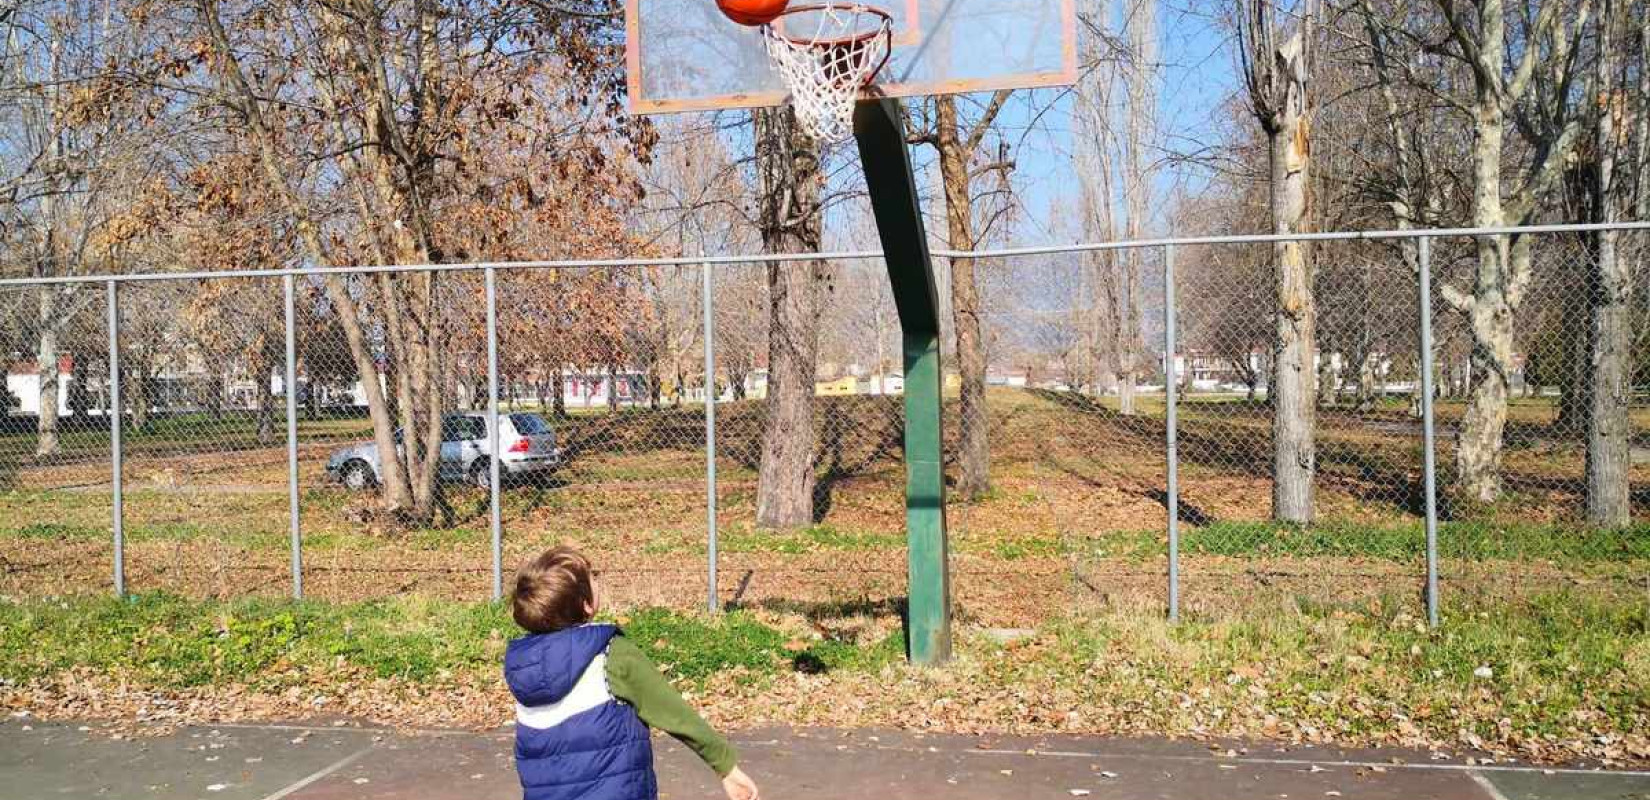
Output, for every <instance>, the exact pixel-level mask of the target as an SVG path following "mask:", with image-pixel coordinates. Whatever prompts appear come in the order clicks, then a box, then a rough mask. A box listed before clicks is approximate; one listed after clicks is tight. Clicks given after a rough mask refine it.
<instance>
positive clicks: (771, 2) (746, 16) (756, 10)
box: [716, 0, 791, 25]
mask: <svg viewBox="0 0 1650 800" xmlns="http://www.w3.org/2000/svg"><path fill="white" fill-rule="evenodd" d="M790 2H791V0H716V5H717V7H719V8H721V9H722V13H723V14H726V15H728V19H731V20H733V21H734V22H737V23H739V24H740V25H766V24H768V23H770V22H773V21H774V19H775V18H776V17H778V16H779V15H780V14H783V13H785V6H788V5H790Z"/></svg>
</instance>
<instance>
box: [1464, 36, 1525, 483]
mask: <svg viewBox="0 0 1650 800" xmlns="http://www.w3.org/2000/svg"><path fill="white" fill-rule="evenodd" d="M1484 13H1486V14H1487V13H1488V11H1487V10H1486V11H1485V12H1484ZM1496 27H1497V29H1499V24H1497V26H1496ZM1489 52H1490V53H1491V54H1494V53H1498V52H1499V47H1491V48H1489ZM1489 57H1491V58H1494V55H1491V56H1489ZM1475 115H1476V118H1475V124H1474V125H1473V225H1474V226H1477V227H1485V228H1488V227H1497V226H1500V225H1502V224H1503V223H1504V222H1505V221H1506V217H1505V215H1504V214H1503V212H1502V207H1501V149H1502V138H1503V130H1502V121H1503V114H1502V112H1501V103H1500V100H1499V98H1498V96H1497V95H1495V94H1493V93H1489V92H1485V93H1483V94H1482V96H1481V97H1480V98H1479V100H1478V102H1477V103H1476V107H1475ZM1511 261H1512V253H1511V243H1510V242H1509V241H1508V240H1507V237H1505V236H1480V237H1478V240H1477V265H1476V270H1475V272H1474V275H1473V293H1472V302H1471V304H1470V308H1469V310H1468V314H1467V318H1468V322H1469V323H1470V326H1471V332H1472V351H1471V356H1470V360H1469V368H1470V375H1471V377H1470V379H1469V381H1470V385H1469V388H1468V390H1467V391H1468V400H1467V410H1466V415H1465V417H1464V418H1463V419H1462V421H1461V429H1460V433H1459V434H1458V435H1457V439H1456V448H1455V472H1456V480H1457V481H1458V484H1459V488H1460V491H1461V492H1462V493H1463V494H1464V495H1465V496H1466V497H1468V498H1471V499H1474V500H1478V501H1480V502H1485V503H1488V502H1492V501H1494V500H1495V499H1496V498H1497V497H1498V496H1500V494H1501V445H1502V440H1503V436H1504V434H1505V432H1506V427H1507V400H1508V396H1509V393H1510V391H1511V385H1510V382H1509V378H1510V376H1511V375H1512V369H1513V313H1514V309H1515V305H1514V298H1513V297H1512V292H1511V288H1512V277H1513V276H1512V274H1511V272H1512V264H1511Z"/></svg>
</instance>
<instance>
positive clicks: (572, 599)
mask: <svg viewBox="0 0 1650 800" xmlns="http://www.w3.org/2000/svg"><path fill="white" fill-rule="evenodd" d="M512 604H513V606H514V608H513V609H512V614H513V615H514V616H515V618H516V624H517V625H520V626H521V627H522V628H523V629H525V630H527V631H528V632H530V633H553V632H555V631H559V630H562V629H563V628H571V627H573V626H575V625H583V624H584V623H586V622H589V621H590V618H591V617H593V616H595V615H596V586H595V583H594V582H592V580H591V576H590V560H589V559H587V558H585V557H584V556H583V555H581V554H580V553H579V551H577V550H574V549H573V548H571V547H567V546H565V545H563V546H561V547H552V548H550V549H549V550H546V551H544V552H542V553H540V554H538V555H537V556H534V557H533V558H530V559H528V560H527V563H525V564H522V565H521V569H520V570H519V571H517V572H516V591H515V593H514V595H513V603H512Z"/></svg>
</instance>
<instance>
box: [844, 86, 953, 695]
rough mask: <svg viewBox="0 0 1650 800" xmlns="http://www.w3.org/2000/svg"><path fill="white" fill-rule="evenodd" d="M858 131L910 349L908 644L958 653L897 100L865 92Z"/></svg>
mask: <svg viewBox="0 0 1650 800" xmlns="http://www.w3.org/2000/svg"><path fill="white" fill-rule="evenodd" d="M854 138H855V139H856V140H858V142H859V155H860V161H861V162H862V163H863V164H864V165H865V182H866V185H867V188H868V189H869V191H870V197H871V210H872V213H873V214H874V215H875V216H876V222H877V233H878V235H879V236H880V237H881V239H882V252H883V255H884V257H885V258H886V260H887V262H888V281H889V283H890V284H891V285H892V287H893V292H894V305H895V306H896V307H897V309H898V310H899V323H900V332H901V334H902V336H903V338H904V352H905V524H906V536H907V542H908V544H907V553H908V558H909V570H910V577H909V581H910V583H909V588H908V590H907V594H908V597H907V606H906V628H905V634H906V643H907V647H908V648H909V653H910V657H911V660H912V661H913V662H915V663H917V664H925V665H933V664H940V663H944V662H945V661H947V660H949V659H950V658H951V571H950V566H949V563H948V562H949V552H948V551H949V546H948V542H947V539H946V530H945V462H944V458H943V455H942V452H941V446H942V442H943V438H942V435H941V426H940V408H941V398H940V392H941V389H942V387H943V385H944V374H945V373H944V370H943V369H942V368H941V364H940V316H939V310H940V305H939V297H938V293H937V292H936V290H935V286H934V264H933V260H932V259H931V258H930V257H929V254H928V235H927V233H926V232H925V231H924V230H923V223H922V205H921V202H920V201H919V200H918V199H917V186H916V179H915V177H914V176H913V175H912V172H911V156H910V151H909V150H908V149H907V147H906V143H905V124H904V122H903V118H902V115H901V113H900V104H899V101H898V100H895V99H892V98H881V99H875V100H864V101H861V102H860V103H859V105H858V106H857V107H856V108H855V110H854Z"/></svg>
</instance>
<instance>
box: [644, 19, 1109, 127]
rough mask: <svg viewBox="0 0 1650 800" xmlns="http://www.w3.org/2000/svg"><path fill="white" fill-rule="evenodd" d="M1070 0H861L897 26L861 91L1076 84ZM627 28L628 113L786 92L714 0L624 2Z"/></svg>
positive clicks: (763, 53)
mask: <svg viewBox="0 0 1650 800" xmlns="http://www.w3.org/2000/svg"><path fill="white" fill-rule="evenodd" d="M802 1H803V0H796V2H798V3H800V2H802ZM1075 2H1076V0H868V3H869V4H873V5H876V6H878V7H880V8H882V9H883V10H884V11H887V12H888V13H889V15H890V16H891V17H892V18H893V25H894V31H893V33H894V36H893V54H892V57H891V58H890V59H889V62H888V65H887V67H885V68H884V69H883V71H882V75H881V77H880V78H879V79H878V80H877V82H876V83H875V84H874V85H873V87H872V89H871V90H869V91H868V94H880V95H883V96H887V97H910V96H916V95H937V94H960V93H964V92H981V91H995V90H997V89H1022V88H1036V87H1044V86H1065V85H1069V84H1071V83H1074V82H1076V80H1077V12H1076V7H1075ZM625 30H626V37H627V39H626V59H627V63H626V68H627V70H628V72H629V90H630V109H631V111H632V112H633V113H636V114H662V113H671V112H677V111H711V110H717V109H729V108H755V107H761V106H775V105H779V104H781V103H783V102H785V98H786V97H787V95H788V92H787V91H786V88H785V85H784V83H783V82H782V81H781V80H780V77H779V74H778V72H776V71H775V70H774V68H773V66H772V64H771V62H770V61H769V58H768V53H767V50H766V48H765V46H764V44H763V38H762V34H761V32H760V30H759V29H757V28H750V27H745V26H743V25H739V24H737V23H735V22H733V21H732V20H729V19H728V18H727V17H725V16H723V14H722V12H721V11H720V10H719V9H718V8H717V6H716V0H625Z"/></svg>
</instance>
